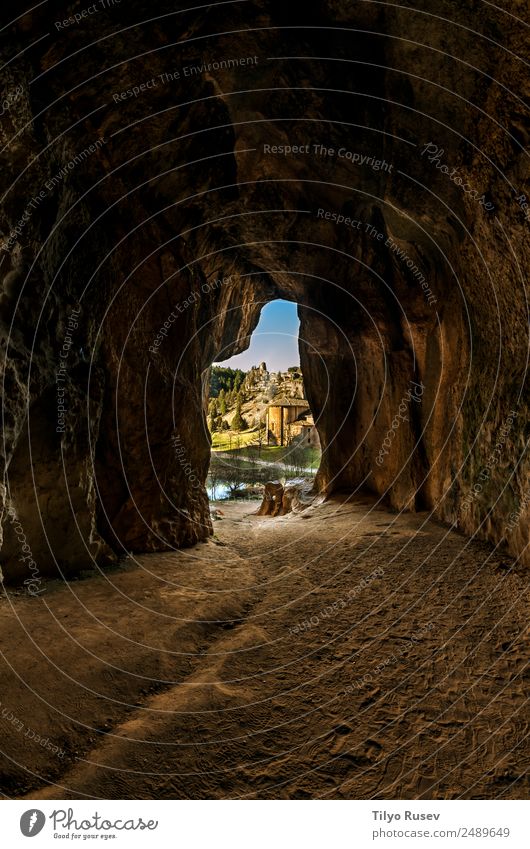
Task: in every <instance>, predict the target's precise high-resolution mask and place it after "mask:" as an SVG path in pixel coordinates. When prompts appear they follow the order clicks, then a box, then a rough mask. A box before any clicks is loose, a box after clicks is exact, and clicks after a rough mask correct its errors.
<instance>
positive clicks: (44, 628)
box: [0, 498, 530, 799]
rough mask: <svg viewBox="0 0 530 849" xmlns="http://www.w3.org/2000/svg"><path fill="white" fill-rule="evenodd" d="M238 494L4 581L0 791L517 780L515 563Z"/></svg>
mask: <svg viewBox="0 0 530 849" xmlns="http://www.w3.org/2000/svg"><path fill="white" fill-rule="evenodd" d="M256 506H257V505H256V503H255V502H253V503H248V502H247V503H234V504H224V505H223V506H222V509H223V511H224V512H225V518H224V519H223V520H222V521H218V522H215V524H214V530H215V537H214V538H213V539H212V540H210V541H209V542H208V543H206V544H202V545H199V546H196V547H195V548H193V549H188V550H186V551H178V552H175V553H166V554H152V555H144V556H141V557H138V558H137V561H136V562H133V561H128V562H126V563H125V564H123V565H122V566H120V567H119V568H116V569H113V570H111V571H108V572H106V573H105V574H101V575H99V574H97V573H87V576H86V577H83V578H82V579H79V580H74V581H71V582H69V584H64V583H62V582H60V581H50V582H48V583H47V584H46V585H45V592H44V593H43V594H42V595H41V596H40V597H39V598H38V599H32V598H29V597H27V596H25V595H23V594H21V593H20V592H15V591H12V590H8V593H7V596H6V594H5V592H4V594H3V597H2V599H1V601H0V614H1V615H0V628H1V629H2V641H1V645H2V649H3V660H2V663H1V664H0V700H1V705H0V739H1V741H2V744H1V749H2V752H3V754H2V757H1V764H0V771H1V785H0V786H1V789H2V791H3V793H4V795H5V796H7V797H24V796H26V797H28V798H32V799H38V798H55V799H57V798H59V799H67V798H83V797H98V798H238V797H247V798H255V797H259V798H321V797H323V798H372V797H379V798H407V799H410V798H421V797H424V798H501V797H502V798H528V795H529V778H528V764H529V747H528V743H527V734H528V725H529V721H528V720H529V712H528V703H527V701H526V698H527V691H528V684H529V683H530V679H529V673H528V669H527V657H528V636H527V631H526V629H527V622H528V598H527V594H526V586H527V581H526V577H525V576H524V574H523V570H521V569H518V568H517V567H514V565H513V561H512V560H511V559H510V558H509V557H508V556H505V555H503V554H502V553H499V552H495V553H493V552H492V549H491V548H490V547H489V546H487V545H485V544H482V543H477V542H470V541H469V540H468V539H466V538H465V537H464V536H461V535H460V534H457V533H454V532H451V531H449V530H448V529H447V528H445V527H443V526H441V525H439V524H436V523H433V522H430V521H428V520H427V515H426V514H408V515H405V514H401V515H394V514H392V513H389V512H387V511H385V510H384V509H382V508H379V507H375V506H374V504H373V502H371V501H370V499H368V498H358V499H356V500H354V501H347V500H346V499H340V498H339V499H334V500H332V501H329V502H327V503H326V504H324V505H321V506H319V507H312V508H309V509H308V510H306V511H305V513H304V514H299V515H290V516H286V517H283V518H277V519H270V518H262V517H258V516H256V515H251V511H253V510H255V509H256ZM363 579H364V580H363ZM304 623H305V624H304ZM43 741H44V742H43ZM46 741H47V742H46ZM55 747H58V748H59V749H60V751H59V752H58V753H57V752H56V751H54V749H55Z"/></svg>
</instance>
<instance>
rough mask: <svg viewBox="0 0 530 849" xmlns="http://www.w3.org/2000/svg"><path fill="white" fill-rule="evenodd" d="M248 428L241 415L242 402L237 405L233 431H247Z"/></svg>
mask: <svg viewBox="0 0 530 849" xmlns="http://www.w3.org/2000/svg"><path fill="white" fill-rule="evenodd" d="M247 427H248V423H247V421H246V420H245V419H244V418H243V416H242V415H241V401H238V402H237V404H236V411H235V413H234V418H233V419H232V430H238V431H239V430H246V429H247Z"/></svg>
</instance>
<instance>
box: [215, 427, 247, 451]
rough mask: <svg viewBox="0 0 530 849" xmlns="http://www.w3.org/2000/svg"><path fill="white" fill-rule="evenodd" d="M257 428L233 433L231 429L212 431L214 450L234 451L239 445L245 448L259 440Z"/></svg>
mask: <svg viewBox="0 0 530 849" xmlns="http://www.w3.org/2000/svg"><path fill="white" fill-rule="evenodd" d="M257 435H258V434H257V429H253V430H244V431H243V432H242V433H233V432H232V431H231V430H223V431H216V432H215V433H212V451H234V450H236V449H237V448H238V444H239V447H241V448H245V447H246V446H247V445H252V444H253V443H255V442H256V440H257Z"/></svg>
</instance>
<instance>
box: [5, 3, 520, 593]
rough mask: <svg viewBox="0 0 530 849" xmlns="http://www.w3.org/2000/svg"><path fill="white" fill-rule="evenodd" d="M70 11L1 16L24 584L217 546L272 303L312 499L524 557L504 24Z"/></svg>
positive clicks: (510, 85) (451, 9) (257, 9)
mask: <svg viewBox="0 0 530 849" xmlns="http://www.w3.org/2000/svg"><path fill="white" fill-rule="evenodd" d="M80 9H81V5H80V4H79V3H78V4H73V5H71V4H66V3H63V2H57V3H56V4H55V5H54V6H53V8H49V7H42V8H41V7H39V8H38V9H37V10H35V11H32V12H28V13H27V14H26V15H21V14H20V7H19V5H17V4H14V3H7V4H5V14H6V21H12V22H11V23H10V24H9V26H8V28H7V30H6V32H7V34H8V38H6V39H5V40H4V42H3V48H2V60H3V61H2V64H3V66H4V70H3V71H2V83H3V90H5V91H6V92H7V93H8V98H7V99H6V102H5V103H4V107H3V108H4V111H3V114H2V116H1V122H0V133H1V140H2V152H1V154H0V156H1V161H2V172H3V181H4V187H3V189H4V194H3V197H4V202H3V206H2V210H1V218H0V237H1V240H2V246H1V247H2V259H3V262H2V266H1V272H0V273H1V274H2V275H3V284H2V295H1V300H0V318H1V331H2V333H1V335H2V345H3V348H2V351H3V432H4V440H3V444H2V464H3V469H4V471H3V486H2V490H1V500H2V505H3V509H4V513H3V516H4V519H3V527H4V537H5V539H4V543H3V546H2V549H1V551H0V561H1V563H2V567H3V570H4V574H5V575H6V577H8V578H9V577H10V578H13V579H16V580H19V579H21V578H23V577H24V576H25V575H27V570H28V563H30V562H32V563H34V564H36V565H35V567H32V568H36V569H37V570H38V571H39V572H40V573H42V574H46V573H53V572H55V571H56V570H57V568H59V569H60V570H62V571H71V570H76V569H79V568H84V567H86V565H88V564H90V562H91V560H92V559H94V560H95V561H96V562H98V563H102V564H104V563H105V562H108V561H110V560H112V559H114V558H116V557H119V556H120V555H121V554H122V553H123V552H124V551H147V550H149V551H151V550H157V549H166V548H170V547H175V546H176V547H178V546H182V545H190V544H193V543H194V542H197V541H198V540H201V539H205V538H206V537H207V536H208V534H209V533H210V532H211V525H210V519H209V514H208V509H207V508H208V505H207V498H206V493H205V490H204V486H203V483H204V480H205V477H206V472H207V466H208V456H209V440H208V435H207V430H206V425H205V417H204V391H203V378H204V374H205V370H207V369H208V367H209V366H210V364H211V363H212V362H213V361H214V360H215V359H216V358H218V357H220V356H223V357H227V356H228V355H230V354H231V353H236V352H238V351H240V350H243V349H244V348H245V347H246V346H247V344H248V337H249V334H250V333H251V332H252V330H253V328H254V327H255V325H256V323H257V321H258V319H259V312H260V309H261V307H262V306H263V304H264V303H266V302H268V301H270V300H272V299H274V298H277V297H283V298H287V299H291V300H294V301H296V302H297V303H298V304H299V311H300V318H301V332H300V338H301V342H300V348H301V361H302V367H303V372H304V380H305V385H306V390H307V394H308V398H309V400H310V402H311V405H312V408H313V411H314V413H315V415H316V417H317V418H318V429H319V433H320V436H321V441H322V445H323V448H324V456H323V461H322V466H321V469H320V471H319V474H318V478H317V486H318V488H319V489H320V490H322V491H323V492H331V491H332V490H333V489H338V488H346V489H349V490H354V489H356V488H367V489H369V490H371V491H372V492H374V493H376V494H378V495H380V496H382V497H384V498H385V499H386V500H387V501H388V503H389V504H390V505H391V506H392V507H393V508H396V509H402V508H406V509H429V510H432V511H433V512H434V514H435V515H436V516H438V517H439V518H441V519H443V520H445V521H448V522H451V523H456V524H457V526H459V527H460V528H462V530H464V531H465V532H466V533H470V534H471V533H475V532H477V533H478V534H479V535H481V536H483V537H485V538H487V539H490V540H491V541H492V542H495V543H497V542H502V541H503V540H505V541H506V542H507V544H508V546H509V549H510V551H511V552H512V554H514V555H521V556H524V555H523V552H524V551H525V549H527V545H528V533H529V532H528V528H529V522H528V518H529V498H528V491H529V490H528V455H527V453H526V449H527V440H528V430H527V428H528V424H527V423H528V378H527V363H528V357H527V352H528V306H527V300H526V297H527V295H526V292H525V281H526V279H527V272H528V268H529V265H530V260H529V256H528V252H529V248H528V238H527V234H528V225H529V222H528V215H527V214H525V210H524V208H523V207H522V204H523V201H521V200H519V201H518V200H517V198H520V197H521V195H523V194H524V193H525V192H526V194H527V196H530V191H529V187H528V178H529V165H528V162H529V160H528V156H527V154H525V152H524V150H523V148H524V146H525V145H527V142H528V123H527V121H526V113H525V109H524V103H523V102H522V99H523V98H524V96H525V95H527V94H528V92H527V88H528V79H527V76H525V73H524V65H523V64H522V63H521V61H520V59H519V58H518V57H519V56H523V55H524V53H525V50H526V49H527V45H526V43H525V41H524V28H523V27H522V26H521V25H520V24H519V23H518V22H517V19H516V17H514V15H516V13H517V4H516V3H515V0H514V2H510V3H508V6H507V7H506V11H505V12H502V11H500V10H498V9H496V8H495V7H493V6H485V5H484V4H482V3H475V2H469V0H468V2H466V3H464V4H461V5H460V6H459V7H458V8H455V6H454V4H452V3H449V2H442V3H441V4H440V3H437V4H432V3H428V2H426V3H423V4H422V5H421V6H419V7H418V8H417V9H415V10H410V9H407V8H405V7H401V8H397V7H396V6H393V7H388V6H381V5H380V4H356V5H355V6H354V7H351V6H350V5H348V4H343V3H338V2H334V0H322V2H320V1H319V2H317V3H315V4H312V5H311V7H310V9H309V10H306V12H307V16H306V17H305V18H304V22H303V24H301V23H300V20H299V17H298V15H297V14H296V13H295V11H294V8H293V9H291V7H289V6H288V4H280V3H277V2H273V1H272V0H271V2H264V0H255V1H254V0H252V2H248V3H244V4H233V5H226V4H215V3H214V4H211V5H210V6H208V8H207V9H198V10H197V11H193V10H192V11H186V10H181V9H180V7H178V8H175V4H174V3H169V2H167V3H166V2H159V3H157V4H156V5H155V7H153V4H147V3H146V2H135V0H131V2H129V3H128V4H127V5H126V6H125V4H120V5H117V4H114V6H112V7H111V6H109V7H108V8H107V7H106V8H102V9H101V11H98V13H97V14H93V15H90V16H87V17H85V18H82V20H81V21H80V22H79V23H76V22H75V19H74V23H67V25H64V21H65V20H67V19H68V17H69V16H70V15H72V14H73V13H74V12H75V11H79V10H80ZM510 12H511V13H513V14H511V15H510V14H509V13H510ZM470 21H472V28H471V27H470ZM61 22H62V23H61ZM138 22H143V23H142V24H141V25H139V23H138ZM58 24H59V26H58ZM477 33H478V34H477ZM46 34H48V35H46ZM40 35H43V36H44V37H43V38H42V39H41V40H39V36H40ZM29 45H33V46H31V47H30V46H29ZM285 57H291V58H285ZM314 57H319V58H314ZM74 325H76V326H74ZM14 517H18V519H17V522H18V524H17V525H15V518H14ZM20 528H22V534H23V536H21V533H20ZM15 529H16V530H15ZM24 545H25V546H26V549H24V552H23V553H25V557H26V559H24V558H23V557H22V555H21V553H20V551H21V546H24ZM28 551H29V552H30V554H28ZM21 558H22V559H21Z"/></svg>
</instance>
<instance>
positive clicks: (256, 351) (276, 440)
mask: <svg viewBox="0 0 530 849" xmlns="http://www.w3.org/2000/svg"><path fill="white" fill-rule="evenodd" d="M299 331H300V318H299V308H298V305H297V303H295V302H294V301H290V300H285V299H283V298H277V299H274V300H272V301H269V302H267V303H264V304H263V305H262V306H261V309H260V314H259V320H258V323H257V325H256V327H255V328H254V330H253V331H252V332H251V333H249V334H247V336H246V337H244V338H243V339H242V340H241V339H239V346H240V347H242V346H245V349H244V350H243V351H241V352H240V353H237V354H233V353H231V349H232V347H233V345H232V343H229V344H227V345H226V346H225V348H224V349H223V350H221V351H220V353H219V354H218V356H217V358H216V361H215V362H214V363H213V365H212V366H211V368H210V369H209V370H208V371H207V373H206V376H205V377H206V382H207V383H206V387H205V389H206V392H205V394H206V395H207V398H208V400H207V425H208V431H209V436H210V440H211V448H212V450H211V458H210V466H209V471H208V479H207V492H208V497H209V499H210V502H213V503H215V502H217V501H224V500H228V499H236V498H237V499H256V500H257V499H260V498H261V497H262V496H263V492H264V486H265V483H266V482H267V481H271V480H278V481H281V482H282V483H283V484H285V483H286V481H287V480H289V479H300V478H301V477H302V476H303V477H305V478H307V482H308V483H309V482H310V483H311V484H312V481H313V479H314V475H315V473H316V471H317V469H318V466H319V463H320V458H321V449H320V438H319V434H318V429H317V424H318V423H317V422H315V419H314V417H313V411H312V409H311V405H310V403H309V401H308V400H307V393H306V390H305V385H304V378H303V372H302V366H301V363H300V359H301V357H300V348H301V347H303V346H304V344H307V343H304V339H303V338H301V337H300V332H299ZM225 352H226V354H227V356H226V357H223V353H225Z"/></svg>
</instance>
